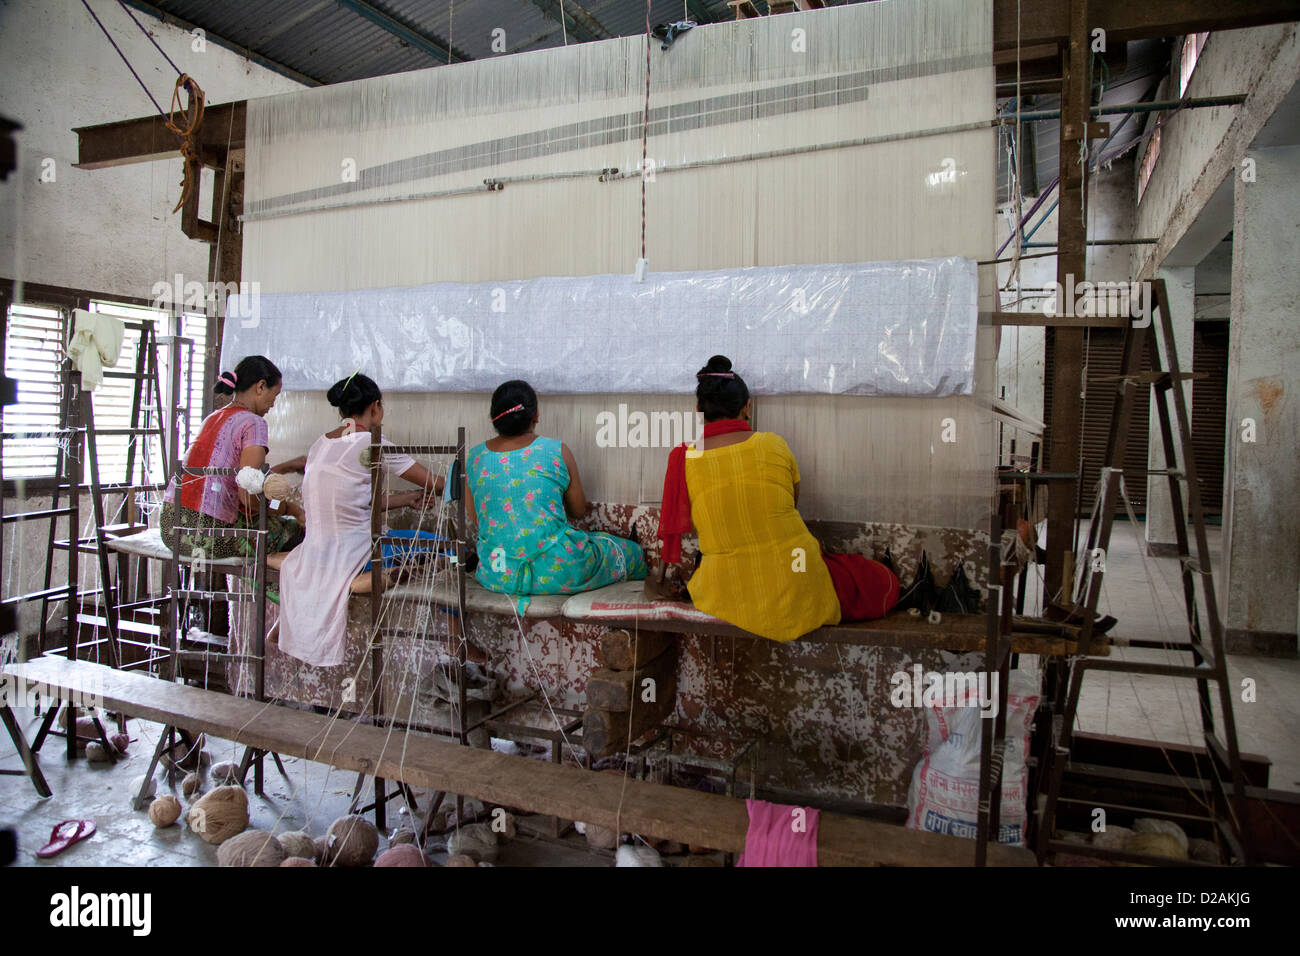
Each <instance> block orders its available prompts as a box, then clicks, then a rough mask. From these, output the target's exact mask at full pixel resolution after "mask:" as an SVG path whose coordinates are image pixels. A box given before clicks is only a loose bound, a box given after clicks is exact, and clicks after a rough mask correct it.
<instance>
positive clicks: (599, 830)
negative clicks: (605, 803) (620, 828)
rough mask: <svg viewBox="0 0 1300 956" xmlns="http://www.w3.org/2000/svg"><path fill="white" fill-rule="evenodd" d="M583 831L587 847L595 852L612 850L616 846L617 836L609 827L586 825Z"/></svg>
mask: <svg viewBox="0 0 1300 956" xmlns="http://www.w3.org/2000/svg"><path fill="white" fill-rule="evenodd" d="M585 829H586V831H587V832H586V837H587V846H589V847H592V848H594V849H597V850H612V849H614V847H616V846H618V834H617V833H615V832H614V831H613V830H612V829H610V828H609V827H602V826H597V825H596V824H594V823H588V824H587V825H586V828H585Z"/></svg>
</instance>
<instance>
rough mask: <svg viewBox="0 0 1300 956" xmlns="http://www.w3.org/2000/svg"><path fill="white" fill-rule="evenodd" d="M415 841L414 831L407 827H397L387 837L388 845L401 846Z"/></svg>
mask: <svg viewBox="0 0 1300 956" xmlns="http://www.w3.org/2000/svg"><path fill="white" fill-rule="evenodd" d="M414 842H415V831H414V830H411V829H409V828H407V827H398V828H397V829H396V830H394V831H393V835H392V836H390V837H389V838H388V845H389V846H390V847H393V846H403V845H405V844H407V843H414Z"/></svg>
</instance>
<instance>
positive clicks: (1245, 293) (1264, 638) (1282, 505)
mask: <svg viewBox="0 0 1300 956" xmlns="http://www.w3.org/2000/svg"><path fill="white" fill-rule="evenodd" d="M1247 155H1249V156H1250V157H1251V158H1252V159H1254V160H1255V163H1256V173H1257V175H1256V178H1255V181H1254V182H1251V183H1243V182H1239V183H1237V184H1236V187H1235V189H1234V198H1235V201H1234V207H1235V216H1234V220H1233V256H1232V320H1231V325H1230V327H1229V339H1228V407H1227V419H1228V439H1227V462H1228V469H1227V474H1226V476H1225V482H1224V508H1223V540H1224V550H1225V561H1224V575H1223V578H1224V583H1223V589H1222V590H1223V593H1224V594H1225V598H1224V608H1223V618H1224V624H1225V626H1226V628H1227V633H1228V646H1229V648H1230V649H1233V650H1240V651H1245V652H1252V651H1253V652H1262V653H1269V654H1277V655H1283V656H1289V657H1294V656H1295V655H1296V648H1297V633H1298V632H1300V605H1298V604H1297V601H1296V590H1297V581H1300V507H1297V504H1296V473H1297V470H1298V466H1300V457H1298V456H1297V452H1296V434H1297V432H1300V401H1297V397H1296V393H1297V390H1298V389H1300V324H1298V323H1297V322H1296V303H1297V302H1300V270H1297V268H1296V247H1297V245H1298V244H1300V190H1297V188H1296V182H1297V181H1298V180H1300V146H1288V147H1277V148H1274V149H1260V150H1251V151H1250V152H1249V153H1248V154H1247Z"/></svg>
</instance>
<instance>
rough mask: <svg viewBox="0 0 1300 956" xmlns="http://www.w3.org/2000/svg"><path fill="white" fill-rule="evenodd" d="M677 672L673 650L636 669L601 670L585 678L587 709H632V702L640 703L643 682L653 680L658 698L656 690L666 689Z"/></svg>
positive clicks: (674, 651) (670, 649) (675, 654)
mask: <svg viewBox="0 0 1300 956" xmlns="http://www.w3.org/2000/svg"><path fill="white" fill-rule="evenodd" d="M676 673H677V653H676V649H675V648H672V647H669V648H668V649H666V650H665V651H664V652H663V653H661V654H660V655H659V656H658V657H656V658H654V659H653V660H650V661H647V662H646V663H645V664H643V665H642V666H641V667H638V668H637V669H636V670H630V671H628V670H625V671H616V670H610V669H607V668H603V669H601V670H598V671H596V672H595V673H594V674H592V675H591V676H590V677H589V678H587V706H588V707H590V708H595V709H596V710H616V711H623V710H631V709H632V706H633V704H634V703H635V704H636V705H637V706H640V704H641V703H642V701H641V697H642V695H643V693H644V688H645V687H646V684H645V681H647V680H651V681H654V684H653V687H654V688H655V689H656V693H655V696H656V697H658V696H659V694H658V689H659V688H663V687H667V686H668V683H669V681H672V680H673V678H674V677H675V675H676Z"/></svg>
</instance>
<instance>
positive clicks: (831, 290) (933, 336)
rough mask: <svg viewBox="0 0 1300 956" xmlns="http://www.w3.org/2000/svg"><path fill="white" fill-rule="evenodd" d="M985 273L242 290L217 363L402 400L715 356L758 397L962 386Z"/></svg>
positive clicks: (626, 384)
mask: <svg viewBox="0 0 1300 956" xmlns="http://www.w3.org/2000/svg"><path fill="white" fill-rule="evenodd" d="M978 285H979V284H978V279H977V277H976V266H975V263H974V261H972V260H970V259H965V258H956V257H953V258H944V259H913V260H906V261H901V262H874V263H857V264H848V265H811V266H787V267H783V268H752V269H732V270H720V271H707V272H676V273H661V274H655V273H650V274H649V275H648V276H647V277H646V280H645V281H644V282H637V281H636V279H635V277H633V276H630V275H598V276H583V277H545V278H538V279H527V280H521V281H510V282H478V283H437V284H434V285H424V286H416V287H411V288H394V289H364V290H358V291H349V292H318V293H274V294H257V293H255V292H250V293H249V294H247V295H240V296H231V298H230V300H229V302H228V304H227V317H226V323H225V335H224V339H223V342H222V354H223V362H224V364H225V365H226V366H233V365H234V363H235V362H237V361H238V360H239V359H240V358H241V357H242V356H245V355H253V354H260V355H265V356H267V357H268V358H270V359H271V360H272V361H273V362H275V363H276V364H277V365H278V366H279V367H280V369H281V371H282V372H283V373H284V378H285V387H286V388H290V389H326V388H328V387H329V386H330V385H332V384H333V383H334V382H336V381H337V380H339V379H341V378H346V377H347V376H348V375H351V374H352V373H353V372H354V371H356V370H357V369H358V367H359V368H360V369H361V370H362V371H363V372H365V374H367V375H369V376H370V377H371V378H373V379H375V381H376V382H378V383H379V385H380V387H382V388H384V389H387V390H390V391H396V392H490V391H492V390H493V389H494V388H496V386H497V385H499V384H500V383H501V382H503V381H506V380H508V379H512V378H523V379H527V380H528V381H529V382H530V383H531V384H532V385H533V387H534V388H536V389H537V390H538V391H540V392H543V393H552V394H557V393H570V394H572V393H612V394H623V393H664V392H675V391H679V390H681V389H682V388H684V387H690V388H693V387H694V384H695V378H694V374H695V371H696V370H697V369H698V368H699V367H700V366H702V365H703V364H704V363H705V361H706V360H707V359H708V357H709V356H710V355H713V354H715V353H721V354H724V355H727V356H728V357H730V358H731V359H732V362H733V364H734V367H735V368H736V369H737V370H738V371H740V373H741V374H742V375H744V377H745V381H746V382H747V383H748V385H749V387H750V390H751V391H752V392H754V393H755V394H759V395H779V394H834V395H864V396H889V397H942V396H947V395H969V394H970V393H971V391H972V386H973V382H974V368H975V332H976V325H977V308H978V306H977V296H978Z"/></svg>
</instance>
